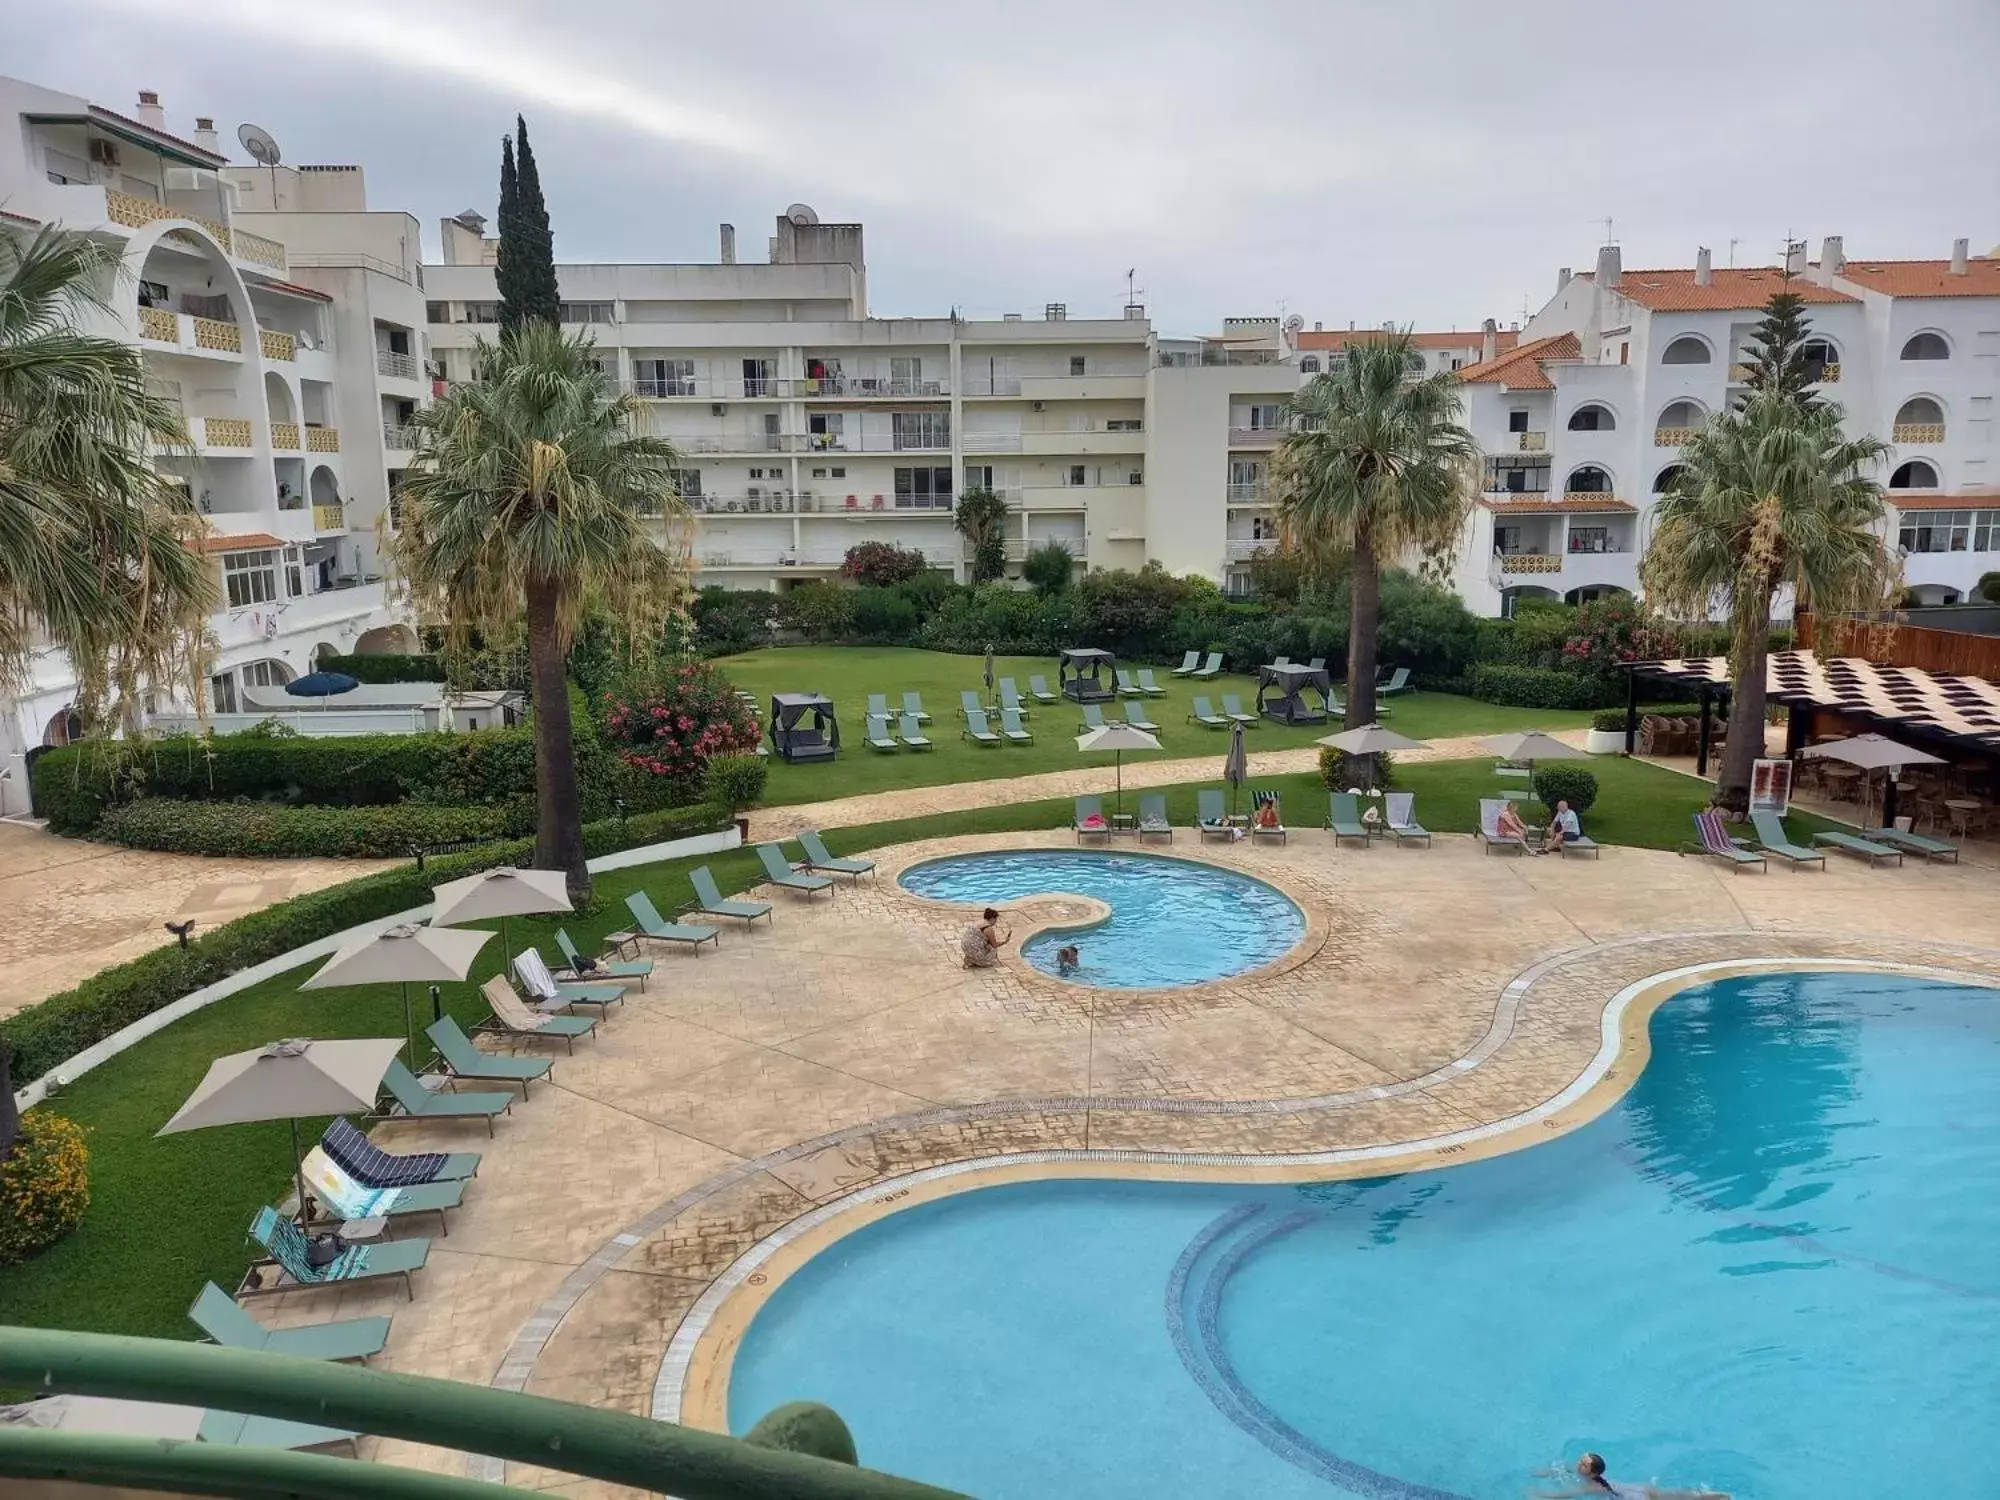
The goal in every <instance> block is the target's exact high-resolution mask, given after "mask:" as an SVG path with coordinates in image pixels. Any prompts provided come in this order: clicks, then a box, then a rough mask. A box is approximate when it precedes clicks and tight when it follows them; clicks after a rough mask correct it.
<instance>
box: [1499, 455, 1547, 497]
mask: <svg viewBox="0 0 2000 1500" xmlns="http://www.w3.org/2000/svg"><path fill="white" fill-rule="evenodd" d="M1486 488H1487V489H1488V490H1490V491H1497V492H1503V493H1506V494H1510V495H1541V494H1546V493H1547V491H1548V488H1549V466H1548V465H1547V464H1523V463H1520V462H1518V461H1516V460H1513V459H1488V460H1487V463H1486Z"/></svg>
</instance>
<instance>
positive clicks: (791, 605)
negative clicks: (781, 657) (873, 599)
mask: <svg viewBox="0 0 2000 1500" xmlns="http://www.w3.org/2000/svg"><path fill="white" fill-rule="evenodd" d="M775 612H776V615H777V619H778V623H779V624H780V625H782V626H784V627H785V628H786V629H787V630H796V631H797V632H798V633H799V634H800V635H802V636H804V637H805V638H806V639H807V640H809V641H811V642H813V643H814V644H815V645H822V646H824V645H831V644H833V643H834V642H836V641H842V640H845V639H847V637H848V636H849V635H850V634H852V633H853V630H854V591H853V590H852V589H847V588H842V587H841V586H840V585H839V584H837V583H802V584H800V585H799V586H798V587H797V588H795V589H792V590H790V591H788V592H786V593H783V594H780V595H778V596H777V600H776V611H775Z"/></svg>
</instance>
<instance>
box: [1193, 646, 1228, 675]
mask: <svg viewBox="0 0 2000 1500" xmlns="http://www.w3.org/2000/svg"><path fill="white" fill-rule="evenodd" d="M1221 675H1222V653H1221V652H1220V651H1211V652H1209V653H1208V660H1207V661H1205V662H1203V663H1202V664H1201V669H1200V670H1199V671H1195V672H1190V673H1188V676H1190V677H1199V678H1200V679H1201V680H1202V681H1204V682H1206V681H1208V680H1209V679H1210V678H1214V677H1220V676H1221Z"/></svg>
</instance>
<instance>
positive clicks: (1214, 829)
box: [1194, 787, 1233, 843]
mask: <svg viewBox="0 0 2000 1500" xmlns="http://www.w3.org/2000/svg"><path fill="white" fill-rule="evenodd" d="M1194 826H1195V831H1196V832H1197V833H1199V834H1200V835H1201V837H1202V841H1203V842H1204V843H1205V842H1207V841H1208V840H1209V839H1226V838H1230V837H1232V836H1233V831H1232V830H1231V828H1230V826H1229V814H1228V813H1227V812H1225V811H1224V810H1223V803H1222V793H1221V792H1219V791H1218V790H1216V789H1215V788H1214V787H1204V788H1202V790H1200V791H1198V792H1196V793H1195V794H1194Z"/></svg>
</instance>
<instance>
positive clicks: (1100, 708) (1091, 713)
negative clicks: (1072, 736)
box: [1077, 703, 1120, 734]
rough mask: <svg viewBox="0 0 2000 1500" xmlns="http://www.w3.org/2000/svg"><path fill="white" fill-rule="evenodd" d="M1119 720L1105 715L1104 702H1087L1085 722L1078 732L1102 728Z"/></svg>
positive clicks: (1084, 712) (1084, 709) (1084, 706)
mask: <svg viewBox="0 0 2000 1500" xmlns="http://www.w3.org/2000/svg"><path fill="white" fill-rule="evenodd" d="M1119 722H1120V721H1119V720H1117V719H1107V718H1105V717H1104V705H1103V704H1101V703H1086V704H1084V705H1083V723H1082V724H1081V725H1080V726H1078V729H1077V733H1079V734H1084V733H1088V732H1089V731H1090V730H1093V729H1102V728H1103V727H1104V726H1105V725H1107V724H1116V723H1119Z"/></svg>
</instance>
